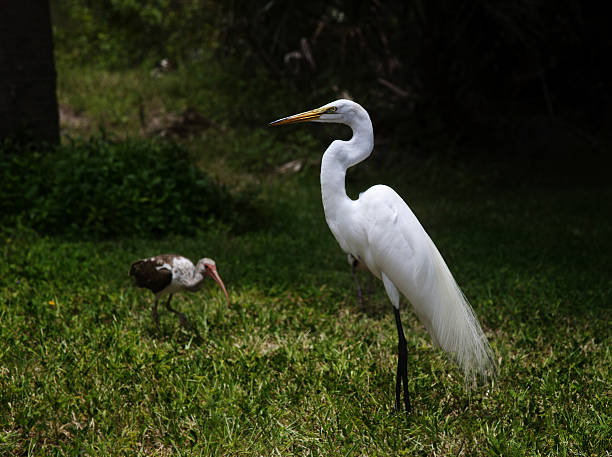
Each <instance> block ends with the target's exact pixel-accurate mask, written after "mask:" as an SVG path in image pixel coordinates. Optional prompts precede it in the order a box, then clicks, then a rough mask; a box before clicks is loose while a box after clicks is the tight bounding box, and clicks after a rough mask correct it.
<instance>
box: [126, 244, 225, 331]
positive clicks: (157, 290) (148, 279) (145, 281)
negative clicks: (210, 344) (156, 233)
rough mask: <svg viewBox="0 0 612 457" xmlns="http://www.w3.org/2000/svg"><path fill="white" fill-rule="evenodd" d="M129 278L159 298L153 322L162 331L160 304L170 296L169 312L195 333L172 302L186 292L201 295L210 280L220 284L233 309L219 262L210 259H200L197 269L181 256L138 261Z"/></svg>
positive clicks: (167, 255) (156, 299)
mask: <svg viewBox="0 0 612 457" xmlns="http://www.w3.org/2000/svg"><path fill="white" fill-rule="evenodd" d="M129 276H131V277H133V278H134V283H135V285H136V286H137V287H143V288H145V289H149V290H150V291H151V292H153V293H154V294H155V303H154V304H153V320H154V321H155V325H156V326H157V328H158V330H159V316H158V314H157V304H158V302H159V299H160V298H161V297H163V296H164V295H168V301H166V308H167V309H168V311H170V312H172V313H174V314H176V315H177V316H178V317H179V319H180V323H181V325H182V326H183V327H184V328H189V329H192V330H195V327H194V326H193V325H192V324H190V323H189V321H188V320H187V317H186V316H185V315H184V314H183V313H181V312H180V311H178V310H176V309H174V308H172V307H171V306H170V301H171V300H172V295H173V294H175V293H177V292H182V291H184V290H186V291H189V292H197V291H199V290H200V289H201V288H202V286H203V285H204V279H206V276H209V277H211V278H212V279H214V280H215V281H216V282H217V284H219V286H220V287H221V289H223V293H224V294H225V298H226V299H227V306H228V307H229V305H230V300H229V295H228V294H227V289H226V288H225V284H223V281H222V280H221V277H220V276H219V273H218V272H217V266H216V264H215V261H214V260H212V259H209V258H204V259H200V260H199V261H198V263H197V265H194V264H193V262H191V260H189V259H188V258H186V257H183V256H181V255H177V254H162V255H158V256H155V257H149V258H146V259H140V260H137V261H135V262H134V263H132V265H131V266H130V271H129Z"/></svg>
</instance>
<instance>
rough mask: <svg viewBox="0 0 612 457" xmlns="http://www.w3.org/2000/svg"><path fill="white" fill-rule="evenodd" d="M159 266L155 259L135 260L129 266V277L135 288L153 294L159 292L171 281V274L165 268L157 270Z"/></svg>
mask: <svg viewBox="0 0 612 457" xmlns="http://www.w3.org/2000/svg"><path fill="white" fill-rule="evenodd" d="M161 265H163V263H161ZM159 266H160V263H159V261H158V259H156V258H153V259H142V260H137V261H136V262H134V263H133V264H132V265H131V266H130V272H129V275H130V276H132V277H133V278H134V282H135V283H136V286H138V287H144V288H146V289H149V290H150V291H152V292H153V293H157V292H161V291H162V290H164V289H165V288H166V287H167V286H168V284H170V282H171V281H172V272H171V271H170V270H168V269H167V268H160V269H157V268H156V267H159Z"/></svg>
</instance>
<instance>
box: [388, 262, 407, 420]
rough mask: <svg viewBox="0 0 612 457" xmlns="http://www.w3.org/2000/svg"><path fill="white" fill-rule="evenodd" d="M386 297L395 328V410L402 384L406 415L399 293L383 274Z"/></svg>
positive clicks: (405, 363)
mask: <svg viewBox="0 0 612 457" xmlns="http://www.w3.org/2000/svg"><path fill="white" fill-rule="evenodd" d="M381 277H382V281H383V284H384V286H385V290H386V291H387V295H388V296H389V299H390V300H391V304H393V312H394V313H395V325H396V327H397V340H398V341H397V373H396V378H395V409H396V410H397V411H399V410H400V409H401V403H400V396H401V395H400V394H401V390H402V383H403V384H404V406H405V408H406V414H407V413H409V412H410V397H409V396H408V348H407V347H406V336H405V335H404V329H403V328H402V320H401V319H400V313H399V305H400V302H399V291H398V290H397V287H395V285H394V284H393V282H391V280H390V279H389V278H388V277H387V275H386V274H385V273H382V274H381Z"/></svg>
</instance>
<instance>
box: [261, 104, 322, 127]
mask: <svg viewBox="0 0 612 457" xmlns="http://www.w3.org/2000/svg"><path fill="white" fill-rule="evenodd" d="M325 111H326V110H325V109H323V108H317V109H312V110H310V111H305V112H303V113H300V114H294V115H293V116H288V117H283V118H282V119H279V120H277V121H274V122H270V123H269V124H268V125H283V124H293V123H295V122H308V121H312V120H314V119H318V118H319V117H320V116H321V114H323V113H325Z"/></svg>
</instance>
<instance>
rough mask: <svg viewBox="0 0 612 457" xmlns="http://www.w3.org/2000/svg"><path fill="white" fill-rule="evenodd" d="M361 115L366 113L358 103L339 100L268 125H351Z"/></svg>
mask: <svg viewBox="0 0 612 457" xmlns="http://www.w3.org/2000/svg"><path fill="white" fill-rule="evenodd" d="M362 113H365V114H366V116H367V113H366V111H365V110H364V109H363V108H362V107H361V105H359V104H358V103H355V102H353V101H351V100H346V99H340V100H336V101H335V102H331V103H328V104H327V105H323V106H321V107H320V108H315V109H313V110H310V111H305V112H303V113H300V114H294V115H293V116H288V117H283V118H282V119H279V120H277V121H274V122H270V124H269V125H284V124H293V123H295V122H332V123H336V124H347V125H352V123H353V121H354V119H355V118H357V117H359V116H361V115H362Z"/></svg>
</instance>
